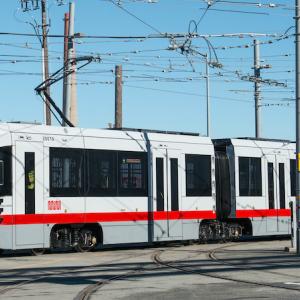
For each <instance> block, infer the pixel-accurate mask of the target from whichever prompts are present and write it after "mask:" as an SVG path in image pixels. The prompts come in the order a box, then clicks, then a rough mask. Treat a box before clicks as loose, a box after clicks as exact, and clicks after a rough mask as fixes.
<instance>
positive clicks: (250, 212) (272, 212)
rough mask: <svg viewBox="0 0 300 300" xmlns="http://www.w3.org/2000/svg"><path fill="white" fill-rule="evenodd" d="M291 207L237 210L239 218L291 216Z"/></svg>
mask: <svg viewBox="0 0 300 300" xmlns="http://www.w3.org/2000/svg"><path fill="white" fill-rule="evenodd" d="M290 216H291V211H290V210H289V209H243V210H237V211H236V217H237V218H266V217H290Z"/></svg>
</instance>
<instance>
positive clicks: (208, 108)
mask: <svg viewBox="0 0 300 300" xmlns="http://www.w3.org/2000/svg"><path fill="white" fill-rule="evenodd" d="M205 64H206V76H205V77H206V122H207V125H206V130H207V131H206V135H207V136H210V89H209V61H208V57H207V54H206V55H205Z"/></svg>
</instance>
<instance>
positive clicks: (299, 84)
mask: <svg viewBox="0 0 300 300" xmlns="http://www.w3.org/2000/svg"><path fill="white" fill-rule="evenodd" d="M299 18H300V7H299V0H296V8H295V22H296V24H295V25H296V34H295V39H296V42H295V44H296V161H297V168H296V170H297V171H296V222H297V232H296V233H295V234H296V249H297V254H298V255H300V39H299V34H300V27H299V26H300V23H299V22H300V21H299Z"/></svg>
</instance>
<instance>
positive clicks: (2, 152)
mask: <svg viewBox="0 0 300 300" xmlns="http://www.w3.org/2000/svg"><path fill="white" fill-rule="evenodd" d="M0 160H1V161H3V175H4V177H3V184H2V185H0V197H3V196H12V147H11V146H5V147H1V148H0Z"/></svg>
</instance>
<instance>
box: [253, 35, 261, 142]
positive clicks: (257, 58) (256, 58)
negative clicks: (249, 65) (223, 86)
mask: <svg viewBox="0 0 300 300" xmlns="http://www.w3.org/2000/svg"><path fill="white" fill-rule="evenodd" d="M260 69H261V66H260V51H259V41H258V40H254V77H255V79H256V80H255V82H254V89H255V91H254V99H255V137H256V138H260V137H261V123H260V119H261V95H260V79H261V78H260Z"/></svg>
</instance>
